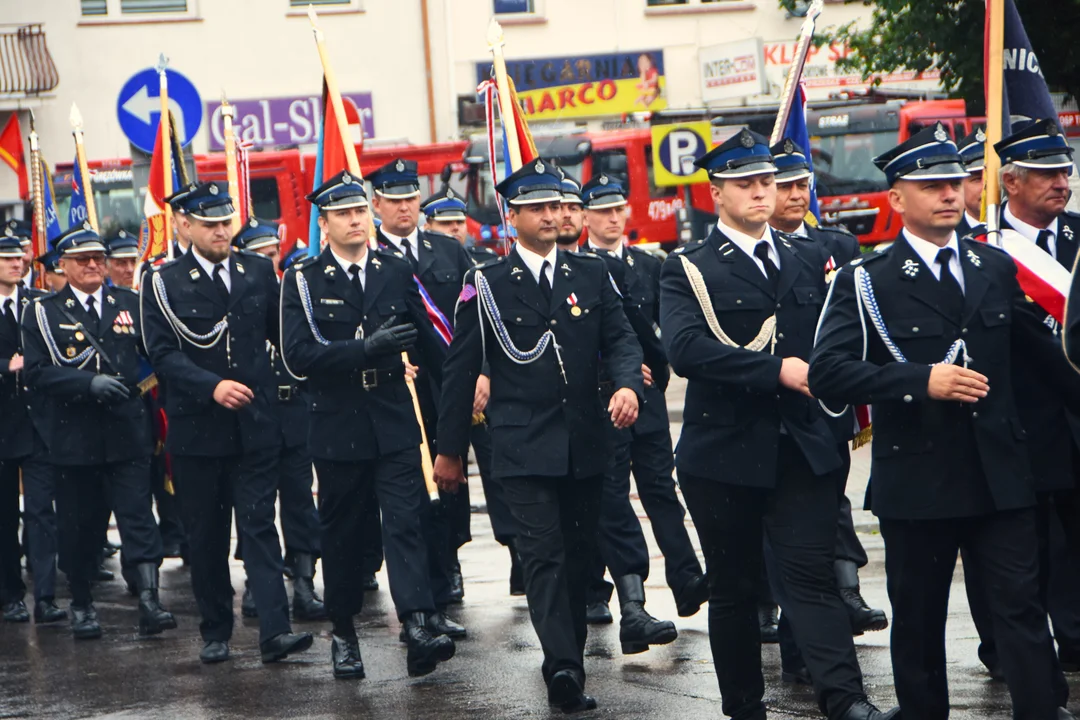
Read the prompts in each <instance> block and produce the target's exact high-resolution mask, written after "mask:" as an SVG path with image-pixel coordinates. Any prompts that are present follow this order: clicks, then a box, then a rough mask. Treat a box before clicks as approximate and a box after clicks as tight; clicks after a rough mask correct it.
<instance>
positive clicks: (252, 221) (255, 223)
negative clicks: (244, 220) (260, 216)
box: [248, 218, 259, 227]
mask: <svg viewBox="0 0 1080 720" xmlns="http://www.w3.org/2000/svg"><path fill="white" fill-rule="evenodd" d="M248 225H250V226H251V227H259V221H258V220H256V219H255V218H251V219H250V220H248Z"/></svg>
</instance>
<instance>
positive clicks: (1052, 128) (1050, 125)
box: [1046, 120, 1061, 137]
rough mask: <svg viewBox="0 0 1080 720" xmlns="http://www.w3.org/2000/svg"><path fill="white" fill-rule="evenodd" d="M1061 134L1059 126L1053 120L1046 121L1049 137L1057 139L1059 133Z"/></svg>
mask: <svg viewBox="0 0 1080 720" xmlns="http://www.w3.org/2000/svg"><path fill="white" fill-rule="evenodd" d="M1060 132H1061V131H1060V130H1058V126H1057V124H1055V123H1054V121H1053V120H1047V121H1046V134H1047V135H1049V136H1050V137H1057V136H1058V133H1060Z"/></svg>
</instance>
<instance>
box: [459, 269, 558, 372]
mask: <svg viewBox="0 0 1080 720" xmlns="http://www.w3.org/2000/svg"><path fill="white" fill-rule="evenodd" d="M473 277H474V280H473V281H474V282H475V283H476V290H477V294H478V295H479V296H480V297H479V299H478V301H477V303H476V310H477V313H478V315H479V317H480V342H481V346H482V347H483V352H484V353H485V354H486V353H487V341H486V337H485V335H484V316H485V315H487V317H488V320H489V321H490V322H491V327H492V329H493V330H494V331H495V339H496V340H498V342H499V347H500V348H501V349H502V351H503V354H505V355H506V357H508V358H510V359H511V360H513V361H514V362H515V363H517V364H518V365H528V364H529V363H533V362H536V361H537V360H538V359H540V356H541V355H543V354H544V351H545V350H547V349H548V346H551V347H553V348H554V350H555V359H556V360H557V361H558V363H559V372H560V373H562V376H563V382H566V368H565V367H564V366H563V361H562V354H561V353H560V352H559V343H558V340H556V338H555V333H554V331H553V330H552V329H551V328H548V329H547V330H546V331H545V332H544V334H543V335H541V336H540V339H539V340H537V341H536V345H534V346H533V348H532V349H531V350H519V349H518V347H517V346H516V345H514V341H513V339H512V338H511V337H510V333H509V332H508V331H507V329H506V325H505V324H503V321H502V314H501V313H500V312H499V306H498V305H496V304H495V296H494V294H493V293H492V292H491V285H489V284H488V280H487V278H486V277H484V273H482V272H481V271H479V270H477V271H476V272H475V273H474V276H473Z"/></svg>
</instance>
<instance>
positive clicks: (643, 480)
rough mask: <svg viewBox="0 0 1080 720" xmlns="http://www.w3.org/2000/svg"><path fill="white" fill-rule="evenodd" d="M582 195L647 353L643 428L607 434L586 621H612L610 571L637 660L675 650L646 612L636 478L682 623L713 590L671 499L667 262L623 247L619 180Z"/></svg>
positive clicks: (598, 245)
mask: <svg viewBox="0 0 1080 720" xmlns="http://www.w3.org/2000/svg"><path fill="white" fill-rule="evenodd" d="M581 195H582V201H583V205H584V219H585V227H586V229H587V230H588V240H587V241H586V244H585V246H584V249H585V251H586V252H590V253H597V254H600V255H601V256H602V257H604V258H605V261H606V262H607V263H609V265H610V267H609V269H610V270H611V274H612V278H613V279H614V280H615V282H616V284H617V285H619V286H620V290H621V294H622V296H623V304H624V309H625V311H626V313H627V317H628V319H629V320H630V325H631V327H633V328H634V330H635V335H636V336H637V339H638V342H639V344H640V345H641V347H642V350H643V352H644V357H645V363H644V365H643V367H642V371H643V372H644V373H646V375H645V379H646V383H645V402H644V404H643V405H642V407H641V412H640V414H639V415H638V420H637V422H636V423H634V425H633V426H632V427H630V428H628V429H626V430H615V429H614V428H612V429H611V431H610V432H611V434H612V438H611V440H612V443H613V446H614V456H613V458H612V463H611V466H610V467H609V469H608V472H607V474H606V475H605V478H604V502H603V503H602V505H601V511H600V544H599V549H600V553H599V555H598V556H596V557H595V558H594V562H593V568H592V573H593V578H592V585H591V587H590V591H591V593H592V595H591V597H590V605H589V610H590V617H589V619H590V621H592V622H596V621H597V620H604V619H606V620H607V621H608V622H610V620H611V615H610V613H609V612H608V609H607V601H608V599H609V598H610V597H611V585H609V584H608V583H606V582H605V581H604V579H603V575H604V568H605V567H607V568H609V569H610V570H611V574H612V577H613V579H614V581H615V588H616V589H617V590H618V594H619V605H620V610H621V617H620V632H619V639H620V640H621V641H622V643H623V652H641V651H644V650H646V649H648V646H649V645H657V644H664V643H665V642H671V641H672V640H674V639H675V637H676V635H677V632H676V630H675V625H674V624H673V623H671V622H670V621H658V620H656V619H655V618H653V617H652V616H651V615H649V614H648V613H647V612H646V611H645V609H644V607H643V606H644V603H645V579H646V578H647V577H648V575H649V549H648V546H647V545H646V543H645V535H644V534H643V533H642V530H641V522H640V521H639V520H638V518H637V514H636V513H635V512H634V509H633V507H632V506H631V504H630V473H631V471H633V473H634V481H635V484H636V485H637V490H638V496H639V497H640V498H641V504H642V506H643V507H644V508H645V512H646V514H648V516H649V519H650V520H651V521H652V528H653V533H654V534H655V535H656V542H657V544H658V545H659V546H660V551H661V552H662V553H664V560H665V567H666V570H667V581H668V586H669V587H670V588H671V589H672V592H673V593H674V594H675V602H676V606H677V608H678V612H679V615H680V616H682V617H688V616H690V615H693V614H694V613H696V612H697V611H698V609H699V608H700V607H701V604H702V603H704V602H705V601H706V600H708V597H709V590H708V585H707V584H706V582H705V577H704V575H703V574H702V572H701V565H700V563H699V562H698V559H697V555H696V554H695V552H694V547H693V545H691V544H690V537H689V535H688V534H687V532H686V525H685V523H684V518H685V516H686V511H685V510H684V509H683V506H682V504H681V503H680V502H679V499H678V497H677V496H676V495H675V482H674V480H673V479H672V472H673V471H674V459H673V456H672V451H671V430H670V428H669V425H668V419H667V400H666V398H665V397H664V391H665V390H666V389H667V383H668V378H669V372H668V365H667V356H666V355H665V353H664V348H663V345H662V344H661V342H660V338H659V337H658V335H657V326H656V322H657V321H658V320H659V302H660V287H659V283H660V266H661V264H662V261H661V260H660V259H659V258H657V257H655V256H653V255H650V254H649V253H647V252H645V251H643V250H640V249H636V248H630V247H627V246H626V245H625V244H624V239H625V230H626V194H625V190H624V189H623V187H622V185H620V184H619V182H618V181H616V180H613V179H612V178H610V177H608V176H607V175H604V174H601V175H598V176H597V177H595V178H593V179H592V180H590V181H589V182H588V183H586V184H585V186H584V187H583V188H582V190H581ZM610 392H611V387H610V384H609V383H608V382H607V378H605V377H603V376H601V383H600V395H601V400H602V401H606V400H607V396H608V395H609V394H610ZM597 610H599V613H600V617H599V618H597V617H596V613H597Z"/></svg>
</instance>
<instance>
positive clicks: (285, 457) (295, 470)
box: [278, 445, 321, 557]
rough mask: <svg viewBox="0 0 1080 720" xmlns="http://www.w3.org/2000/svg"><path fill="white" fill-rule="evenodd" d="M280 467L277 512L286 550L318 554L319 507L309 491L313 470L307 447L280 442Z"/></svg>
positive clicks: (291, 552) (312, 479) (286, 551)
mask: <svg viewBox="0 0 1080 720" xmlns="http://www.w3.org/2000/svg"><path fill="white" fill-rule="evenodd" d="M279 468H280V472H281V476H280V479H279V480H278V495H279V496H280V502H281V507H280V510H279V512H280V514H281V534H282V535H283V536H284V537H285V554H286V555H292V554H294V553H305V554H308V555H314V556H315V557H319V555H320V552H319V534H320V532H321V531H320V529H319V511H318V510H317V509H316V507H315V498H314V496H312V494H311V485H312V483H313V481H314V474H313V473H312V471H311V454H310V453H309V452H308V449H307V447H306V446H305V445H300V446H297V447H285V446H282V448H281V457H280V459H279Z"/></svg>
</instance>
